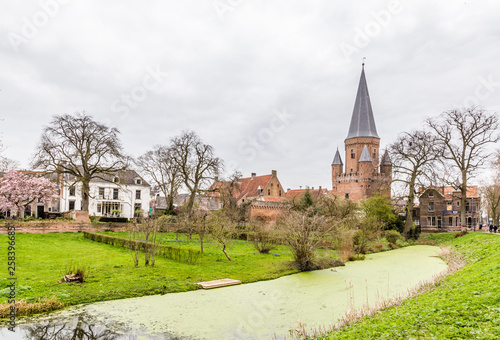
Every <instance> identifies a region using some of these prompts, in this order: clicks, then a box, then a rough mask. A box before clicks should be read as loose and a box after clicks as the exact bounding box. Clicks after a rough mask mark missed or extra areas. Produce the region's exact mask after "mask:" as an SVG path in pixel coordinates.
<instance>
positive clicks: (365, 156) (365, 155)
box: [359, 145, 372, 162]
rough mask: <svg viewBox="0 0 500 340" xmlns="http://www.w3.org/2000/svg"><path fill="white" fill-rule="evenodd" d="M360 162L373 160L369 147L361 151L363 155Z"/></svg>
mask: <svg viewBox="0 0 500 340" xmlns="http://www.w3.org/2000/svg"><path fill="white" fill-rule="evenodd" d="M359 161H360V162H371V161H372V158H371V157H370V152H369V151H368V148H367V147H366V145H365V147H364V148H363V152H361V157H359Z"/></svg>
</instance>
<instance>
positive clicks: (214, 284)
mask: <svg viewBox="0 0 500 340" xmlns="http://www.w3.org/2000/svg"><path fill="white" fill-rule="evenodd" d="M198 284H199V285H201V287H202V288H203V289H212V288H219V287H226V286H232V285H239V284H241V281H240V280H233V279H219V280H212V281H203V282H198Z"/></svg>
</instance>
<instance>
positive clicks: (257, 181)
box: [207, 175, 272, 201]
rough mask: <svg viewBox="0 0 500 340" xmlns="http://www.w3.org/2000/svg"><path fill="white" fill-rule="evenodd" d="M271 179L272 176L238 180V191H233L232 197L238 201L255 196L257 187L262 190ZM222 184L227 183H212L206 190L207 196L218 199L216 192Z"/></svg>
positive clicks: (218, 194) (217, 192)
mask: <svg viewBox="0 0 500 340" xmlns="http://www.w3.org/2000/svg"><path fill="white" fill-rule="evenodd" d="M271 178H272V175H263V176H251V177H245V178H240V179H239V180H238V188H239V189H236V190H235V193H234V194H233V196H234V197H236V199H237V200H238V201H239V200H240V199H242V198H244V197H251V196H257V195H258V189H259V187H260V189H262V190H264V188H265V187H266V185H267V184H268V183H269V181H270V180H271ZM223 183H229V182H224V181H217V182H214V183H213V184H212V185H211V186H210V188H209V189H208V192H207V196H210V197H219V196H220V193H219V191H218V190H220V189H221V188H222V185H223Z"/></svg>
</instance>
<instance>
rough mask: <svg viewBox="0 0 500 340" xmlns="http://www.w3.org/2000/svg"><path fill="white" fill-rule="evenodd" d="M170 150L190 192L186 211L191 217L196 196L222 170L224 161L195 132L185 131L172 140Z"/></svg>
mask: <svg viewBox="0 0 500 340" xmlns="http://www.w3.org/2000/svg"><path fill="white" fill-rule="evenodd" d="M170 149H171V150H172V160H173V162H174V164H175V165H176V167H177V169H178V171H179V174H180V177H181V179H182V182H183V184H184V185H185V186H186V188H187V189H188V190H189V200H188V203H187V207H186V208H187V209H186V211H187V213H188V215H190V214H191V211H192V210H193V204H194V200H195V197H196V195H197V194H198V193H199V192H200V191H201V188H202V187H203V185H204V184H206V183H208V182H209V181H210V180H213V179H214V177H215V176H216V175H217V174H218V173H219V172H220V171H221V170H222V167H223V161H222V159H220V158H218V157H216V156H215V155H214V148H213V147H212V146H211V145H208V144H205V143H203V141H202V140H201V139H200V137H198V135H197V134H196V133H195V132H194V131H185V132H183V133H182V134H181V135H180V136H177V137H174V138H172V140H171V146H170Z"/></svg>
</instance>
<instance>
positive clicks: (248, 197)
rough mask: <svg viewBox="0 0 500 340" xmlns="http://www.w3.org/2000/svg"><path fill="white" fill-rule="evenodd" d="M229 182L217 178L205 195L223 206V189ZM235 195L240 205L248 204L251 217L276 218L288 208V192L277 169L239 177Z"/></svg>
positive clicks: (248, 213) (248, 214) (248, 212)
mask: <svg viewBox="0 0 500 340" xmlns="http://www.w3.org/2000/svg"><path fill="white" fill-rule="evenodd" d="M227 183H229V182H224V181H219V180H216V181H215V182H214V183H213V184H212V185H211V186H210V188H209V189H208V190H207V193H206V194H205V197H208V198H210V199H212V200H214V202H215V204H216V205H218V206H221V203H222V202H221V191H222V190H223V189H222V188H223V187H224V184H227ZM233 197H234V198H235V199H236V202H237V204H238V205H241V204H245V203H246V204H247V216H248V217H250V218H259V217H260V218H263V219H264V220H276V219H277V218H278V216H279V214H280V213H281V211H282V210H283V209H286V206H285V205H284V203H285V202H286V192H285V189H284V188H283V186H282V185H281V182H280V181H279V179H278V172H277V171H276V170H272V171H271V174H268V175H261V176H257V174H256V173H252V174H251V176H250V177H245V178H240V179H238V181H237V183H236V186H235V188H234V192H233Z"/></svg>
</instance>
